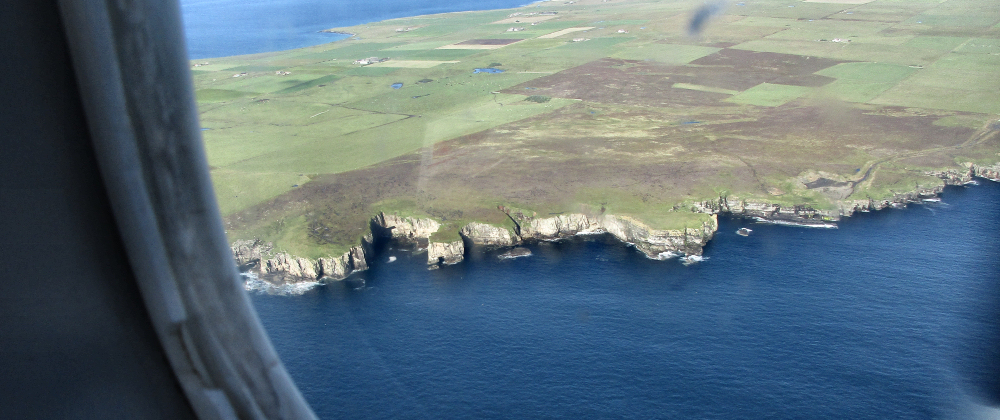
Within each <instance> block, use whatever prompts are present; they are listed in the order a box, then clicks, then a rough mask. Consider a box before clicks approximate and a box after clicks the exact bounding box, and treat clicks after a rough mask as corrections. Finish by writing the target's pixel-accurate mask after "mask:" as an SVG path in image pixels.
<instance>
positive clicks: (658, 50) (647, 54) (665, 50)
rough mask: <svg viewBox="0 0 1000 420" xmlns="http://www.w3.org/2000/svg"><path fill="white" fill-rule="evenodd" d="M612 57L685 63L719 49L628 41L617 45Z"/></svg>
mask: <svg viewBox="0 0 1000 420" xmlns="http://www.w3.org/2000/svg"><path fill="white" fill-rule="evenodd" d="M616 49H617V52H615V53H614V54H612V55H611V57H614V58H621V59H625V60H648V61H656V62H660V63H667V64H687V63H690V62H691V61H694V60H697V59H699V58H701V57H704V56H706V55H710V54H714V53H716V52H718V51H719V50H720V48H715V47H704V46H701V45H679V44H660V43H629V44H623V45H621V46H619V47H618V48H616Z"/></svg>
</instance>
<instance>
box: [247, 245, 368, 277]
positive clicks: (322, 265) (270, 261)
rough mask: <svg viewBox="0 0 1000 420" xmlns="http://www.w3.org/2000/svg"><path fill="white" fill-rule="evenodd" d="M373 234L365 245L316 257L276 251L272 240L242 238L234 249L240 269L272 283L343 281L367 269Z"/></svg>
mask: <svg viewBox="0 0 1000 420" xmlns="http://www.w3.org/2000/svg"><path fill="white" fill-rule="evenodd" d="M371 241H372V238H371V235H368V236H367V237H365V238H364V239H363V240H362V244H361V245H358V246H354V247H352V248H351V249H350V250H349V251H347V252H345V253H344V254H343V255H341V256H339V257H325V258H319V259H316V260H313V259H309V258H303V257H298V256H294V255H290V254H288V253H286V252H278V253H274V252H273V245H272V244H271V243H264V242H262V241H260V240H258V239H253V240H241V241H236V242H235V243H233V245H232V247H231V249H232V251H233V257H234V258H235V259H236V263H237V264H238V265H239V268H240V270H241V271H249V272H252V273H254V274H256V275H257V278H258V279H260V280H263V281H266V282H268V283H272V284H289V283H301V282H314V281H319V280H342V279H344V278H346V277H347V276H349V275H351V273H354V272H356V271H362V270H367V269H368V261H367V260H368V258H367V255H368V254H370V253H371V250H370V246H371Z"/></svg>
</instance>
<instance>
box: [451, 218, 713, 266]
mask: <svg viewBox="0 0 1000 420" xmlns="http://www.w3.org/2000/svg"><path fill="white" fill-rule="evenodd" d="M508 214H509V215H510V216H511V219H512V220H514V222H515V223H516V224H517V226H518V228H519V229H518V233H519V234H512V233H511V232H510V231H509V230H507V229H505V228H500V227H495V226H490V225H483V224H480V223H470V224H469V225H468V226H466V227H465V228H463V229H462V236H463V237H464V238H466V240H468V241H470V242H472V243H473V244H476V245H486V246H492V247H511V246H515V245H517V244H519V243H521V242H525V241H532V240H552V239H559V238H565V237H569V236H573V235H578V234H581V233H601V232H607V233H610V234H611V235H613V236H614V237H616V238H618V240H620V241H622V242H627V243H630V244H633V245H634V246H635V247H636V248H637V249H638V250H640V251H642V252H643V253H644V254H646V255H647V256H649V257H650V258H656V259H665V258H667V257H670V256H674V255H679V254H684V255H687V256H693V255H701V253H702V247H703V246H704V245H705V244H706V243H708V240H709V239H711V238H712V236H714V235H715V231H716V229H717V228H718V219H717V218H716V217H714V216H713V217H712V219H711V220H709V221H708V222H705V223H703V224H702V225H701V226H697V227H692V228H688V229H686V230H656V229H652V228H650V227H649V226H647V225H645V224H643V223H642V222H639V221H638V220H635V219H633V218H630V217H625V216H613V215H605V216H601V217H597V218H593V217H589V216H587V215H585V214H579V213H572V214H561V215H558V216H554V217H547V218H538V217H535V216H526V215H524V214H523V213H520V212H513V213H508Z"/></svg>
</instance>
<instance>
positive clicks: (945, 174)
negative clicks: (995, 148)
mask: <svg viewBox="0 0 1000 420" xmlns="http://www.w3.org/2000/svg"><path fill="white" fill-rule="evenodd" d="M964 166H965V167H966V168H968V170H966V171H961V170H956V169H950V170H947V171H938V172H929V173H928V174H929V175H934V176H937V177H938V178H941V179H942V180H943V181H944V183H945V185H962V184H967V183H969V182H972V178H973V177H980V178H986V179H989V180H992V181H997V182H1000V162H998V163H994V164H993V165H976V164H974V163H971V162H966V163H965V164H964Z"/></svg>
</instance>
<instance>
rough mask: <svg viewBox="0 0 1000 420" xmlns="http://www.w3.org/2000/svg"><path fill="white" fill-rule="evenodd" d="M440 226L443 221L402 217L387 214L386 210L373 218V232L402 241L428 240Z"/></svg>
mask: <svg viewBox="0 0 1000 420" xmlns="http://www.w3.org/2000/svg"><path fill="white" fill-rule="evenodd" d="M440 228H441V223H438V222H437V221H436V220H434V219H419V218H416V217H400V216H397V215H395V214H385V213H384V212H379V214H377V215H375V217H373V218H372V230H373V232H372V233H374V234H376V235H379V236H380V237H383V238H392V239H396V240H402V241H413V242H417V241H421V240H423V241H426V240H427V239H428V238H430V236H431V235H433V234H434V232H437V231H438V229H440ZM376 231H377V232H376Z"/></svg>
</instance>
